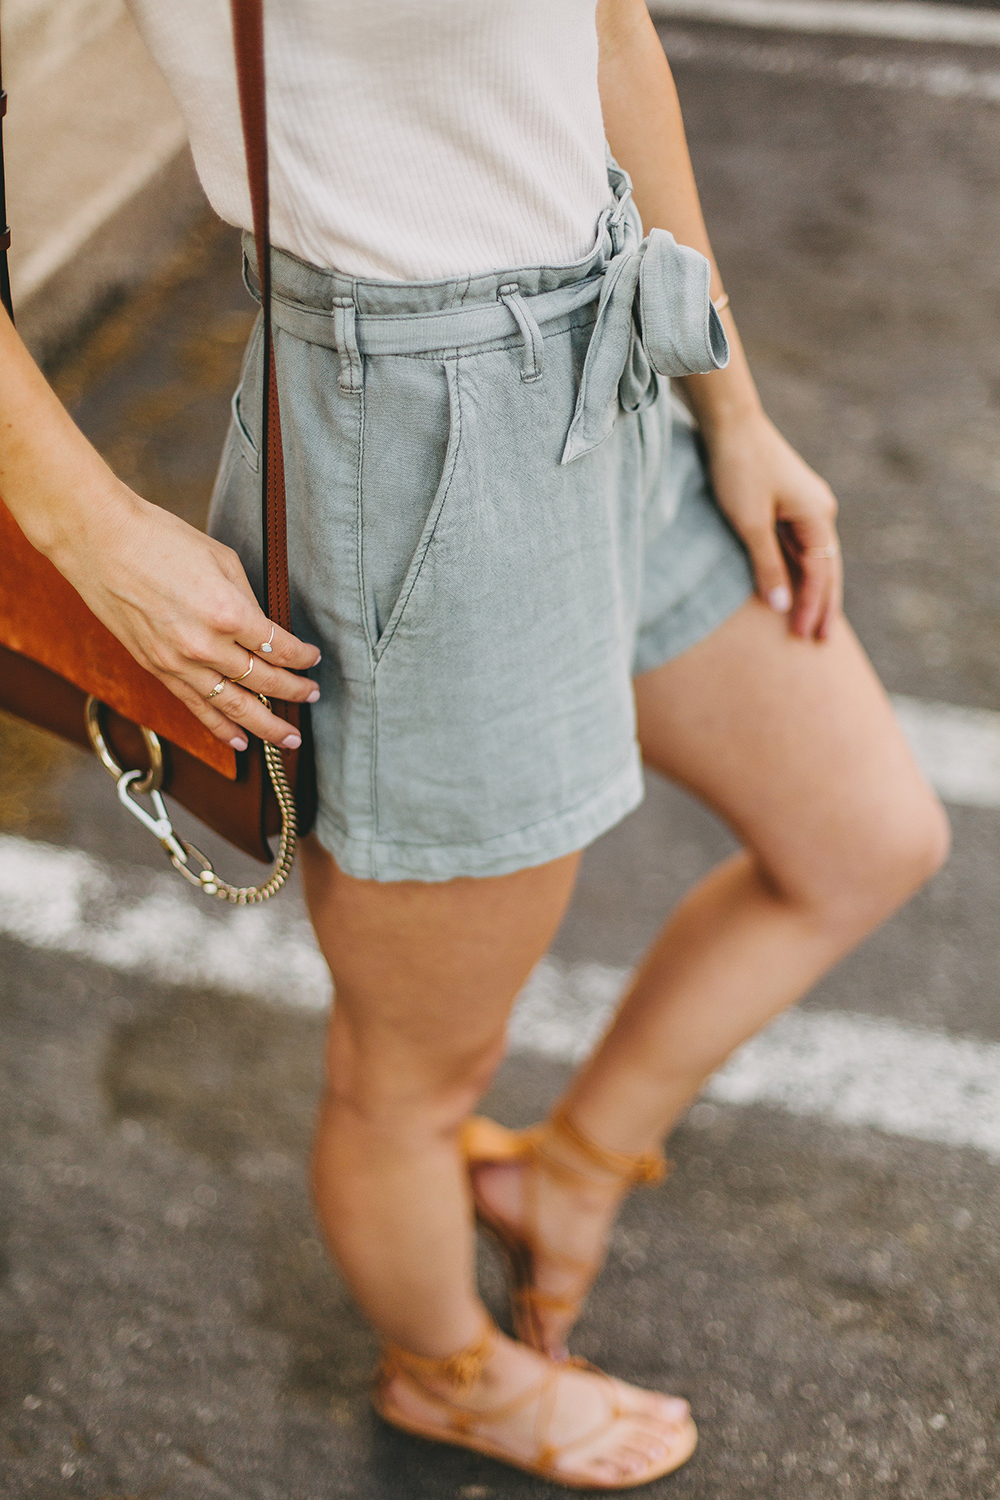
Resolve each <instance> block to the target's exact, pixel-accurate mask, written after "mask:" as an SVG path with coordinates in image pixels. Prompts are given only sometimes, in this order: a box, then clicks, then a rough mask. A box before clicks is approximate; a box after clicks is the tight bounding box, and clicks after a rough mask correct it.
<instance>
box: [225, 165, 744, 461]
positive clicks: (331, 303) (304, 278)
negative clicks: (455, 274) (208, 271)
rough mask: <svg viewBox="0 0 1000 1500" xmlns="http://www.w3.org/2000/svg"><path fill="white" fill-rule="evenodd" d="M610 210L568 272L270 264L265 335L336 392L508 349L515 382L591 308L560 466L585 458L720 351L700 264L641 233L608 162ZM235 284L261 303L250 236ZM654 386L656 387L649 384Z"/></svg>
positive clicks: (666, 238) (722, 357)
mask: <svg viewBox="0 0 1000 1500" xmlns="http://www.w3.org/2000/svg"><path fill="white" fill-rule="evenodd" d="M608 184H609V188H610V193H611V202H610V204H609V206H608V207H607V208H606V209H604V210H603V211H602V213H601V216H600V218H599V220H598V224H597V229H596V234H595V239H594V244H593V246H592V248H591V250H590V251H589V252H588V254H587V255H586V256H584V257H583V258H582V259H581V260H579V261H576V262H574V263H572V264H570V265H566V266H534V267H523V266H522V267H517V268H514V269H512V270H506V271H494V272H489V273H487V274H484V275H478V276H467V277H459V278H454V279H451V280H447V281H437V282H384V281H376V280H369V279H365V278H359V277H350V276H344V275H342V274H341V273H340V272H337V271H328V270H322V269H321V268H319V267H317V266H311V265H308V264H307V263H306V262H304V261H301V260H299V259H298V258H297V257H296V256H293V255H289V254H288V253H287V252H285V251H282V250H272V257H271V277H272V310H271V311H272V320H273V322H274V325H275V327H277V328H279V329H281V330H283V331H284V332H285V333H288V334H290V335H292V337H293V338H296V339H301V340H303V341H304V342H306V343H310V344H319V345H322V346H325V347H327V348H329V349H332V350H335V351H336V352H337V353H338V354H339V356H340V379H339V385H340V389H341V390H342V391H344V392H345V393H350V394H359V393H360V392H361V391H362V389H363V378H364V376H363V360H364V358H365V357H366V356H374V355H417V354H431V353H434V352H435V351H442V352H443V351H456V352H458V353H461V352H462V351H463V350H465V351H468V350H471V349H474V348H476V347H478V346H482V345H490V344H492V343H494V342H495V341H496V340H498V339H499V340H506V339H508V338H511V337H514V336H517V337H519V338H520V341H521V346H522V360H521V379H522V380H523V381H526V382H532V381H537V380H540V379H541V378H542V375H543V358H544V341H543V337H542V332H541V330H542V328H543V327H544V326H545V325H546V324H551V323H552V322H554V321H555V320H557V319H560V318H563V317H565V316H566V315H567V314H570V313H573V312H576V311H578V310H580V309H582V308H585V307H588V306H589V305H591V304H594V303H596V304H597V308H596V313H595V318H594V327H593V331H592V333H591V337H590V343H589V346H588V349H587V355H586V359H585V362H584V368H583V372H582V376H581V379H580V385H579V390H578V393H577V403H576V410H575V413H574V416H573V421H572V423H571V424H570V428H569V432H568V433H567V437H566V442H565V445H564V449H563V454H562V462H563V463H570V462H572V461H573V460H574V459H576V458H579V457H581V456H582V455H583V454H584V453H588V452H590V450H591V449H592V448H595V447H596V446H597V445H598V443H600V442H602V441H603V440H604V438H605V437H607V436H608V434H609V433H610V431H611V429H612V426H613V424H614V417H615V412H616V411H617V409H618V406H619V404H620V405H621V406H622V407H623V408H624V409H625V410H631V411H635V410H638V409H639V408H641V407H642V406H644V405H648V404H649V403H650V402H651V401H652V400H654V399H655V396H656V378H655V377H656V375H665V376H674V375H687V374H694V373H696V372H704V371H709V370H713V369H720V368H722V367H723V366H724V365H725V364H726V363H728V359H729V347H728V344H727V342H726V336H725V332H724V331H723V328H722V324H721V322H720V321H719V316H718V313H717V312H716V310H715V308H714V307H713V306H712V303H711V299H710V296H709V283H710V279H711V267H710V266H709V263H708V261H707V260H706V259H705V257H704V256H703V255H700V254H699V253H698V252H697V251H696V250H691V249H689V248H687V247H686V246H683V245H678V244H676V242H675V241H674V238H673V236H672V235H670V234H667V233H665V232H664V231H663V230H659V229H654V230H652V231H651V233H650V234H649V235H647V236H646V238H645V239H642V238H641V234H642V225H641V223H640V220H639V216H638V214H637V213H636V211H635V208H634V206H633V205H632V203H631V196H632V184H631V182H630V180H629V178H628V175H627V173H625V172H623V171H622V170H621V168H620V167H619V166H618V165H617V163H616V162H614V160H613V159H612V158H611V157H610V155H609V158H608ZM243 253H244V279H245V280H246V283H247V287H248V289H249V290H250V292H251V294H252V295H253V296H255V297H256V298H257V300H259V299H260V292H259V287H258V285H257V277H256V270H257V268H256V257H255V251H254V241H253V236H252V235H250V234H244V237H243ZM654 372H655V373H654Z"/></svg>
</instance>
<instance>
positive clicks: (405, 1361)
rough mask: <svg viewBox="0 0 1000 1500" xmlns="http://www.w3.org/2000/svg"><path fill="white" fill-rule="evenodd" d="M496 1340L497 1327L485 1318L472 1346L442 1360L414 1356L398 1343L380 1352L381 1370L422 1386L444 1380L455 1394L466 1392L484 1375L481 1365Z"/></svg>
mask: <svg viewBox="0 0 1000 1500" xmlns="http://www.w3.org/2000/svg"><path fill="white" fill-rule="evenodd" d="M496 1339H497V1326H496V1324H495V1323H494V1322H493V1320H492V1319H491V1318H487V1319H486V1320H485V1321H484V1324H483V1331H482V1333H481V1334H480V1335H479V1337H478V1338H477V1339H476V1340H475V1341H474V1342H473V1343H471V1344H469V1345H467V1346H466V1348H464V1349H459V1351H458V1353H457V1354H449V1355H448V1356H446V1358H444V1359H434V1358H432V1357H430V1356H429V1355H426V1354H413V1353H412V1352H411V1351H410V1350H409V1349H404V1348H402V1346H401V1345H399V1344H386V1346H385V1348H384V1350H383V1353H382V1371H383V1374H385V1375H387V1376H391V1375H393V1374H394V1373H395V1372H396V1371H397V1370H403V1371H405V1373H406V1374H407V1375H411V1376H412V1377H413V1379H414V1380H416V1381H418V1382H419V1383H420V1384H421V1385H422V1384H423V1383H424V1381H425V1380H427V1379H433V1380H444V1381H446V1382H447V1383H448V1385H452V1386H454V1387H455V1389H456V1390H457V1391H465V1390H468V1388H469V1386H470V1385H475V1383H476V1381H477V1380H478V1379H479V1377H480V1375H481V1374H482V1373H483V1366H484V1365H485V1364H486V1361H487V1360H488V1359H489V1357H490V1355H491V1354H492V1353H493V1348H494V1345H495V1344H496Z"/></svg>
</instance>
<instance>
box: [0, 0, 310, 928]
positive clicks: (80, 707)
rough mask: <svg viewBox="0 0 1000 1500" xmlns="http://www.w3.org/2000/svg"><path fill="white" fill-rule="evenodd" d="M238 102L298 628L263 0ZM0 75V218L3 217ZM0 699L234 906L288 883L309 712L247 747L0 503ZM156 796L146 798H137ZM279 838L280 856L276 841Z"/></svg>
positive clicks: (273, 570) (239, 24)
mask: <svg viewBox="0 0 1000 1500" xmlns="http://www.w3.org/2000/svg"><path fill="white" fill-rule="evenodd" d="M231 11H232V21H233V39H234V44H235V55H236V70H237V77H238V83H239V96H240V112H241V115H242V121H243V138H244V144H245V147H246V158H247V175H248V178H249V183H250V196H251V202H252V205H253V227H254V235H255V238H256V241H257V248H258V256H257V258H258V264H259V265H260V267H261V269H262V275H261V301H262V307H263V314H262V315H263V325H264V327H263V335H264V342H263V357H264V368H265V369H266V370H267V372H268V378H267V380H266V381H264V382H263V383H262V384H263V393H262V396H263V399H262V411H261V421H260V434H261V436H260V450H261V460H262V461H261V465H260V473H261V524H262V531H263V548H264V551H263V555H264V577H265V580H266V585H267V599H266V602H265V608H266V611H267V613H268V615H269V617H270V618H271V620H272V621H274V622H275V624H277V625H279V626H281V627H282V628H283V629H285V630H289V629H290V628H291V601H290V588H289V580H288V548H287V537H286V529H285V527H286V522H285V475H284V462H283V455H282V447H281V417H280V413H279V410H278V386H277V378H276V373H275V364H274V346H273V340H272V335H271V255H270V251H271V243H270V233H269V212H268V173H267V113H266V104H265V86H264V25H263V7H262V0H231ZM5 111H6V95H5V94H4V93H3V89H2V84H0V225H2V226H6V207H5V194H4V185H3V138H2V118H3V114H4V113H5ZM9 244H10V230H9V229H7V228H6V227H5V228H4V229H3V233H2V237H0V297H2V300H3V303H4V306H5V307H6V309H7V311H8V313H9V314H10V316H11V318H12V319H13V315H14V314H13V307H12V304H11V293H10V279H9V274H8V265H7V247H8V246H9ZM0 708H4V709H6V710H7V711H8V712H10V713H12V714H14V715H16V716H17V717H18V718H21V719H25V720H27V721H28V722H29V723H31V724H36V725H38V726H40V727H41V728H43V729H48V730H52V731H54V732H55V733H56V734H58V735H61V736H62V737H63V738H65V739H69V740H73V741H76V742H77V743H79V744H82V745H87V746H92V747H93V749H94V750H95V752H96V753H97V754H98V756H99V757H100V759H101V761H102V763H103V764H104V766H105V767H106V769H107V770H108V771H109V772H110V773H111V774H112V775H113V776H114V778H115V781H116V783H117V786H118V795H119V798H120V800H121V802H122V804H123V806H125V807H127V808H128V809H129V811H130V812H132V813H133V814H134V815H135V816H136V817H137V818H138V819H139V820H140V821H141V822H142V823H143V824H145V826H146V827H147V828H149V829H150V831H151V832H152V833H153V834H154V836H155V837H157V838H158V839H159V840H160V842H161V843H162V845H163V847H164V849H165V850H166V852H167V854H168V856H169V858H170V860H171V862H172V864H173V865H174V866H175V868H176V869H177V870H178V871H179V872H180V873H181V874H182V875H183V876H184V877H185V878H186V879H188V880H189V881H191V883H192V884H194V885H197V886H199V887H200V888H201V889H202V890H203V891H204V892H205V893H206V894H208V895H211V896H215V897H217V898H220V899H222V900H225V901H232V902H235V903H237V904H239V905H245V904H247V903H251V902H258V901H266V900H267V899H268V898H269V897H270V896H272V895H274V894H275V892H276V891H278V890H280V888H281V886H282V885H283V884H284V882H285V880H286V878H287V875H288V872H289V870H290V869H291V866H292V861H293V859H294V854H295V843H296V838H297V835H298V834H299V833H304V832H308V830H309V828H310V827H311V825H312V822H313V818H314V816H315V803H316V795H315V764H314V760H313V756H312V743H311V739H310V736H309V721H308V709H300V708H299V707H298V705H292V704H285V703H279V704H275V705H274V711H275V712H276V713H278V714H280V715H281V716H282V717H283V718H286V719H287V720H288V721H289V722H290V723H292V724H295V725H296V726H297V727H298V728H299V730H300V732H301V734H302V747H301V749H300V750H298V751H293V752H287V751H279V750H277V749H276V748H275V747H274V746H272V745H268V744H264V743H263V742H261V741H260V740H256V739H253V738H251V739H250V746H249V748H248V749H247V750H245V751H243V752H242V753H239V752H237V751H234V750H233V749H231V748H230V747H229V746H228V745H225V744H223V743H222V742H221V741H219V740H217V739H215V738H214V736H212V735H211V734H210V733H209V731H208V730H207V729H206V728H205V727H204V726H203V725H202V724H201V723H199V721H198V720H197V719H196V718H195V717H194V715H193V714H191V713H190V712H189V710H188V709H186V708H185V707H184V706H183V704H182V703H181V702H180V701H179V699H177V698H175V697H174V696H173V694H172V693H171V692H170V691H169V690H168V689H167V688H166V687H165V686H164V685H163V684H162V683H161V682H160V681H159V680H158V679H157V678H155V677H153V676H152V674H151V673H149V672H147V671H146V670H145V669H144V668H143V667H141V666H140V665H139V664H138V662H136V661H135V659H134V658H133V657H132V656H131V655H130V654H129V653H128V651H127V650H126V649H125V647H124V646H123V645H122V644H121V642H120V641H118V640H117V639H116V638H115V637H114V636H113V635H112V634H111V632H110V631H109V630H107V629H106V627H105V626H104V625H102V624H101V622H100V621H99V620H98V619H97V617H96V616H95V615H94V614H92V612H91V611H90V610H89V609H88V608H87V606H86V605H85V604H84V602H83V600H82V599H81V598H80V595H79V594H78V593H77V592H76V590H75V589H74V588H73V587H72V586H71V585H70V584H69V583H68V582H67V580H66V579H65V578H63V576H62V574H61V573H59V572H58V571H57V569H56V568H55V567H54V566H53V565H52V563H50V562H49V561H48V560H47V559H46V558H45V557H43V556H42V555H41V553H40V552H37V551H36V550H35V549H34V548H33V547H32V546H31V545H30V544H29V543H28V541H27V540H26V538H25V537H24V535H23V533H22V532H21V530H20V528H19V527H18V526H17V524H16V522H15V521H14V518H13V516H12V515H11V514H10V512H9V511H8V510H7V508H6V506H4V505H3V504H2V502H0ZM165 792H166V793H169V795H170V796H171V797H173V798H174V799H175V800H176V801H177V802H179V803H180V804H181V805H182V806H183V807H185V808H187V809H188V811H190V812H192V813H194V814H195V816H196V817H198V818H200V819H201V820H202V822H204V823H206V824H207V825H208V826H209V827H210V828H212V829H214V830H215V831H216V832H217V833H219V834H221V835H223V837H225V838H226V839H228V840H229V841H230V842H231V843H232V844H234V845H235V846H236V847H237V848H239V849H242V850H244V851H245V852H246V853H247V854H250V855H253V856H254V857H255V858H257V859H260V860H262V861H264V862H265V863H270V862H271V861H272V858H273V859H274V870H273V872H272V874H271V875H270V878H269V879H268V880H266V881H265V882H263V883H262V884H261V885H258V886H232V885H228V884H227V883H226V882H225V881H224V880H222V879H221V878H220V877H219V876H218V875H217V874H216V872H215V870H214V869H213V868H212V865H211V862H210V861H209V860H208V858H207V857H206V856H205V855H204V854H202V852H201V851H200V850H199V849H198V848H197V847H196V846H195V845H194V844H191V843H189V842H188V841H187V840H185V839H183V838H182V837H181V836H180V835H179V834H178V833H177V832H176V831H175V830H174V828H173V825H172V823H171V821H170V816H169V814H168V812H167V809H166V806H165V804H164V802H163V800H162V794H163V793H165ZM141 797H144V798H148V805H144V803H143V802H142V801H140V800H138V799H139V798H141ZM275 834H278V835H279V842H278V852H277V855H276V856H273V855H272V851H271V848H270V845H269V839H270V838H272V837H273V836H274V835H275Z"/></svg>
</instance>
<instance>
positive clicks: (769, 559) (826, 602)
mask: <svg viewBox="0 0 1000 1500" xmlns="http://www.w3.org/2000/svg"><path fill="white" fill-rule="evenodd" d="M702 435H703V437H704V439H705V443H706V446H707V449H708V459H709V469H710V471H711V475H712V483H713V485H714V486H715V493H716V496H717V498H718V501H719V505H720V506H721V507H722V510H723V511H724V512H725V514H726V516H728V518H729V520H730V522H731V524H732V526H733V527H734V529H735V530H736V531H737V533H738V534H739V535H740V537H741V538H742V539H743V541H744V543H745V544H746V547H747V550H748V551H749V553H750V559H751V562H752V563H753V569H754V575H755V577H756V581H757V591H758V593H759V594H760V596H761V598H762V599H763V600H765V601H766V603H768V604H769V605H770V606H771V608H772V609H774V610H777V612H778V613H779V614H787V615H788V617H789V627H790V629H791V630H792V631H793V633H794V634H795V635H799V636H803V637H805V638H807V639H814V640H818V641H822V640H825V639H826V637H827V636H828V635H829V633H830V629H831V627H832V625H833V623H834V621H835V620H836V618H837V615H838V614H839V613H840V608H841V593H842V582H843V578H842V568H841V558H840V546H839V543H838V541H837V530H836V527H835V525H834V520H835V517H836V514H837V502H836V500H835V498H834V495H833V491H832V490H831V489H830V486H829V485H828V484H827V483H826V482H825V481H824V480H822V479H821V478H820V477H819V475H818V474H816V473H814V472H813V470H812V469H810V467H809V465H808V464H807V463H806V462H805V460H804V459H802V458H800V457H799V455H798V454H797V453H796V452H795V449H794V448H792V447H791V445H790V444H789V443H787V442H786V441H785V439H784V438H783V437H782V436H781V433H780V432H778V430H777V428H776V427H775V426H774V424H773V423H772V422H771V421H770V420H769V419H768V418H767V417H766V416H765V415H764V413H763V412H762V411H760V409H759V408H758V409H757V410H756V411H752V412H750V413H748V414H747V415H745V416H742V417H740V418H738V419H734V418H730V419H729V420H728V421H725V422H720V423H719V424H718V425H712V424H703V430H702Z"/></svg>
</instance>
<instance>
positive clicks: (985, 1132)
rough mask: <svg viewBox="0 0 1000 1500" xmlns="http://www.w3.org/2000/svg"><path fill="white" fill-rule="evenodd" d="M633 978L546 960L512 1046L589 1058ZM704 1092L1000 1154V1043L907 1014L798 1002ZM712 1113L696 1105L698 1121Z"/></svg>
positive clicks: (521, 1007)
mask: <svg viewBox="0 0 1000 1500" xmlns="http://www.w3.org/2000/svg"><path fill="white" fill-rule="evenodd" d="M627 981H628V975H627V973H625V972H623V971H621V970H618V969H608V968H604V967H602V966H601V965H599V964H582V965H578V966H573V967H568V966H563V965H561V964H559V963H558V962H556V961H555V960H553V959H546V960H545V962H544V963H542V964H540V965H539V967H538V969H536V971H535V973H534V974H533V975H532V977H531V979H530V980H529V982H528V985H527V986H526V988H525V991H524V994H523V995H522V996H521V999H520V1001H519V1002H518V1008H517V1011H516V1013H515V1017H514V1022H513V1025H512V1028H511V1031H512V1036H511V1041H512V1046H513V1048H514V1049H515V1050H518V1051H526V1052H535V1053H542V1054H544V1055H546V1056H548V1057H552V1058H554V1059H558V1060H559V1061H561V1062H578V1061H580V1060H581V1059H582V1058H584V1057H585V1056H586V1055H587V1053H588V1052H589V1051H590V1048H591V1047H592V1046H593V1044H594V1042H595V1041H596V1040H597V1038H598V1037H599V1036H600V1034H601V1032H602V1030H603V1028H604V1026H605V1025H606V1024H607V1021H608V1019H609V1017H610V1015H611V1013H612V1011H613V1010H614V1006H615V1003H616V1002H617V1000H618V997H619V996H620V995H621V993H622V991H623V989H624V987H625V984H626V983H627ZM703 1098H704V1099H706V1100H717V1101H718V1102H720V1103H726V1104H765V1105H769V1106H771V1107H772V1108H778V1109H783V1110H785V1111H787V1112H788V1113H789V1114H794V1115H800V1116H819V1117H821V1118H823V1119H825V1120H829V1121H831V1122H834V1123H836V1124H839V1125H854V1126H867V1127H869V1128H873V1129H876V1130H881V1131H884V1132H885V1133H886V1134H889V1135H902V1136H909V1137H910V1138H911V1139H915V1140H921V1141H933V1142H936V1143H938V1144H939V1145H947V1146H973V1147H975V1148H976V1149H977V1150H979V1151H983V1152H985V1153H986V1154H987V1155H988V1156H991V1157H993V1158H994V1159H995V1160H998V1161H1000V1046H998V1045H996V1044H995V1043H990V1042H977V1041H971V1040H968V1039H966V1038H963V1037H952V1036H949V1035H948V1034H947V1033H946V1032H942V1031H932V1030H929V1029H925V1028H922V1027H917V1026H906V1025H902V1024H900V1023H899V1022H898V1021H883V1020H874V1019H873V1018H871V1017H869V1016H862V1015H853V1014H848V1013H841V1012H823V1011H820V1012H816V1011H795V1010H793V1011H790V1012H789V1013H788V1014H786V1015H783V1016H781V1017H779V1019H778V1020H777V1021H775V1022H773V1023H772V1025H770V1026H769V1027H768V1028H767V1029H766V1030H765V1031H763V1032H761V1033H760V1034H759V1035H758V1036H756V1037H754V1038H753V1040H752V1041H750V1042H748V1043H747V1044H746V1045H745V1046H744V1047H741V1048H740V1050H739V1051H738V1052H737V1053H735V1055H734V1056H733V1057H732V1059H731V1060H730V1061H729V1063H727V1065H726V1066H725V1067H724V1068H722V1069H721V1070H720V1072H718V1073H716V1074H715V1076H714V1078H712V1079H711V1080H710V1082H709V1085H708V1087H707V1089H706V1090H705V1093H704V1096H703ZM703 1115H704V1110H703V1107H696V1109H695V1111H693V1112H692V1118H693V1122H694V1123H698V1120H699V1116H701V1117H703Z"/></svg>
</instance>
